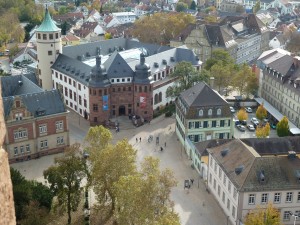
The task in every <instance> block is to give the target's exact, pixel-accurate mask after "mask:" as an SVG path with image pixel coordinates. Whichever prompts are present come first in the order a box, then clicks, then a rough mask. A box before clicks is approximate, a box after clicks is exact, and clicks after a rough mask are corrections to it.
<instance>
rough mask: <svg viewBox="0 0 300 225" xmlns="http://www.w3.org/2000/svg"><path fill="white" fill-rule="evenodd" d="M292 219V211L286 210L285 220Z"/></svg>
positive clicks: (284, 213)
mask: <svg viewBox="0 0 300 225" xmlns="http://www.w3.org/2000/svg"><path fill="white" fill-rule="evenodd" d="M290 219H291V214H290V211H284V212H283V220H284V221H288V220H290Z"/></svg>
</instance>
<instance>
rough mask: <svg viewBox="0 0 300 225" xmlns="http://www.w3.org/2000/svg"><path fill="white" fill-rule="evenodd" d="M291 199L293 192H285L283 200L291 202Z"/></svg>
mask: <svg viewBox="0 0 300 225" xmlns="http://www.w3.org/2000/svg"><path fill="white" fill-rule="evenodd" d="M292 201H293V192H287V193H286V198H285V202H288V203H291V202H292Z"/></svg>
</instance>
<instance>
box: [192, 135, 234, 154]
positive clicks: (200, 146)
mask: <svg viewBox="0 0 300 225" xmlns="http://www.w3.org/2000/svg"><path fill="white" fill-rule="evenodd" d="M230 141H231V139H211V140H207V141H201V142H198V143H194V145H195V147H196V149H197V151H198V152H199V153H200V154H201V156H207V155H208V152H207V149H208V148H214V147H217V146H219V145H223V144H225V143H227V142H230Z"/></svg>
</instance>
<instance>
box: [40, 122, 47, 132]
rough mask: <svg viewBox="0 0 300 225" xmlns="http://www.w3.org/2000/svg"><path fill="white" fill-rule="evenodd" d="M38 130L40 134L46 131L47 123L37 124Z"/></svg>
mask: <svg viewBox="0 0 300 225" xmlns="http://www.w3.org/2000/svg"><path fill="white" fill-rule="evenodd" d="M39 131H40V134H45V133H47V124H42V125H39Z"/></svg>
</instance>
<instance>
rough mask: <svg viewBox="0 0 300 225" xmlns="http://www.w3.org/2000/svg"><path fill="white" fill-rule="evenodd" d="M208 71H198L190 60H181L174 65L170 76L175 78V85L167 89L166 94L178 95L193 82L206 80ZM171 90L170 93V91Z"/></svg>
mask: <svg viewBox="0 0 300 225" xmlns="http://www.w3.org/2000/svg"><path fill="white" fill-rule="evenodd" d="M207 76H208V72H207V71H204V72H203V73H199V72H198V71H196V69H195V67H193V65H192V64H191V63H190V62H186V61H182V62H179V63H178V64H177V65H176V70H175V71H174V72H173V73H172V74H171V77H174V78H177V79H176V83H175V85H174V86H173V87H172V89H169V91H168V93H167V95H168V96H173V97H174V96H178V95H179V94H180V93H181V92H182V91H183V90H187V89H189V88H190V87H192V86H193V85H194V84H195V83H198V82H200V81H207V80H208V77H207ZM171 92H172V93H171Z"/></svg>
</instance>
